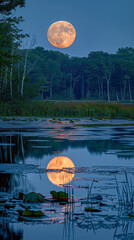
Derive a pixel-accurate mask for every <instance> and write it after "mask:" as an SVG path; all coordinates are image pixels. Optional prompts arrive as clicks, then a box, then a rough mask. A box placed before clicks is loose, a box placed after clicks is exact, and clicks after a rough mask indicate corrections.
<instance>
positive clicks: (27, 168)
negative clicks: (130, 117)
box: [0, 120, 134, 240]
mask: <svg viewBox="0 0 134 240" xmlns="http://www.w3.org/2000/svg"><path fill="white" fill-rule="evenodd" d="M87 122H88V121H87V120H85V123H87ZM57 156H66V157H68V158H70V159H71V161H72V162H73V164H74V166H75V168H70V165H67V166H66V169H63V171H61V172H60V173H62V174H63V175H62V179H61V185H57V182H58V176H59V175H58V174H60V173H59V172H57V171H50V170H48V171H47V166H48V164H49V162H50V161H51V159H53V158H54V157H57ZM54 167H55V166H54ZM124 171H125V172H127V176H128V179H131V181H132V182H133V176H134V127H133V126H105V127H104V126H92V127H82V126H77V124H74V123H69V122H67V121H63V122H62V124H58V123H55V122H54V123H53V122H50V121H49V120H46V121H37V122H32V123H31V122H30V121H26V122H21V121H20V122H19V121H18V122H10V123H2V121H1V125H0V200H3V199H4V200H5V201H7V202H6V203H8V204H14V205H15V207H14V208H10V209H9V210H8V211H7V210H6V209H5V208H4V203H0V239H23V240H29V239H30V238H32V239H33V240H35V239H37V238H38V239H44V238H46V239H50V240H51V239H53V238H56V239H59V240H60V239H61V240H64V239H70V240H79V239H82V238H84V239H91V240H100V239H104V240H105V239H109V240H111V239H124V240H126V239H134V234H133V227H134V226H133V225H134V220H133V217H129V216H128V211H126V209H124V208H123V209H121V210H120V209H119V205H118V196H117V191H116V187H117V183H116V180H115V176H116V178H117V181H118V184H119V188H120V191H122V184H123V182H124V181H126V179H125V173H124ZM60 176H61V175H60ZM68 176H69V177H68ZM67 179H72V180H71V181H70V180H68V181H70V182H68V184H64V183H65V181H66V180H67ZM129 181H130V180H129ZM92 184H93V186H92V189H90V187H91V185H92ZM52 190H55V191H66V192H67V193H68V194H69V197H70V200H69V203H67V204H65V205H62V204H60V203H57V202H56V203H53V202H51V201H48V202H46V203H40V204H39V203H36V204H35V203H31V204H26V203H25V206H26V207H27V206H30V207H31V209H32V210H41V211H42V212H43V213H44V214H45V215H46V217H44V218H43V219H32V220H29V221H18V213H17V210H18V209H21V206H20V204H23V202H22V201H21V200H16V199H15V200H13V197H14V196H17V194H18V193H19V192H23V193H28V192H32V191H34V192H39V193H41V194H43V195H44V196H45V197H46V198H47V199H50V200H51V194H50V191H52ZM90 190H91V196H96V195H101V196H102V201H101V203H103V204H106V205H104V206H100V201H99V202H98V203H95V201H93V202H94V203H92V205H91V203H88V202H87V198H88V197H89V196H88V194H89V192H90ZM88 200H89V202H91V201H90V200H91V199H90V197H89V198H88ZM86 207H92V208H96V209H99V210H100V211H101V212H96V213H90V212H85V208H86Z"/></svg>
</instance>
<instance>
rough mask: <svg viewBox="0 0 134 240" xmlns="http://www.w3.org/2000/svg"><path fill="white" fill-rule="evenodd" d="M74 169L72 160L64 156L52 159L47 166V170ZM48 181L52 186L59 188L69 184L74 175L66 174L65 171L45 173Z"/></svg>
mask: <svg viewBox="0 0 134 240" xmlns="http://www.w3.org/2000/svg"><path fill="white" fill-rule="evenodd" d="M66 168H75V166H74V163H73V162H72V160H71V159H70V158H68V157H65V156H59V157H54V158H53V159H52V160H51V161H50V162H49V163H48V165H47V170H51V169H52V170H56V169H60V170H62V169H66ZM47 176H48V179H49V180H50V182H52V183H53V184H55V185H57V186H59V185H62V184H66V183H69V182H71V180H72V179H73V177H74V173H68V172H65V171H60V172H49V171H48V172H47Z"/></svg>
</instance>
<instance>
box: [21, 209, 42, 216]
mask: <svg viewBox="0 0 134 240" xmlns="http://www.w3.org/2000/svg"><path fill="white" fill-rule="evenodd" d="M22 216H23V217H42V216H44V213H43V212H41V211H31V210H29V209H25V210H24V211H23V213H22Z"/></svg>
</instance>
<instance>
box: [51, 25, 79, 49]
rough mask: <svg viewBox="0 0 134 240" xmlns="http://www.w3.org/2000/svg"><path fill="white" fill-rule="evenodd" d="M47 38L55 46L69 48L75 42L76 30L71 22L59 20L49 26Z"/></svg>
mask: <svg viewBox="0 0 134 240" xmlns="http://www.w3.org/2000/svg"><path fill="white" fill-rule="evenodd" d="M47 38H48V41H49V42H50V43H51V44H52V45H53V46H54V47H56V48H67V47H69V46H70V45H72V44H73V42H74V40H75V38H76V31H75V28H74V27H73V25H72V24H71V23H69V22H66V21H58V22H55V23H53V24H52V25H51V26H50V27H49V29H48V32H47Z"/></svg>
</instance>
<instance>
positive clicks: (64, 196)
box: [50, 191, 68, 202]
mask: <svg viewBox="0 0 134 240" xmlns="http://www.w3.org/2000/svg"><path fill="white" fill-rule="evenodd" d="M50 193H51V195H52V198H54V199H56V200H57V201H64V202H68V194H67V193H65V192H62V191H60V192H56V191H51V192H50Z"/></svg>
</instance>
